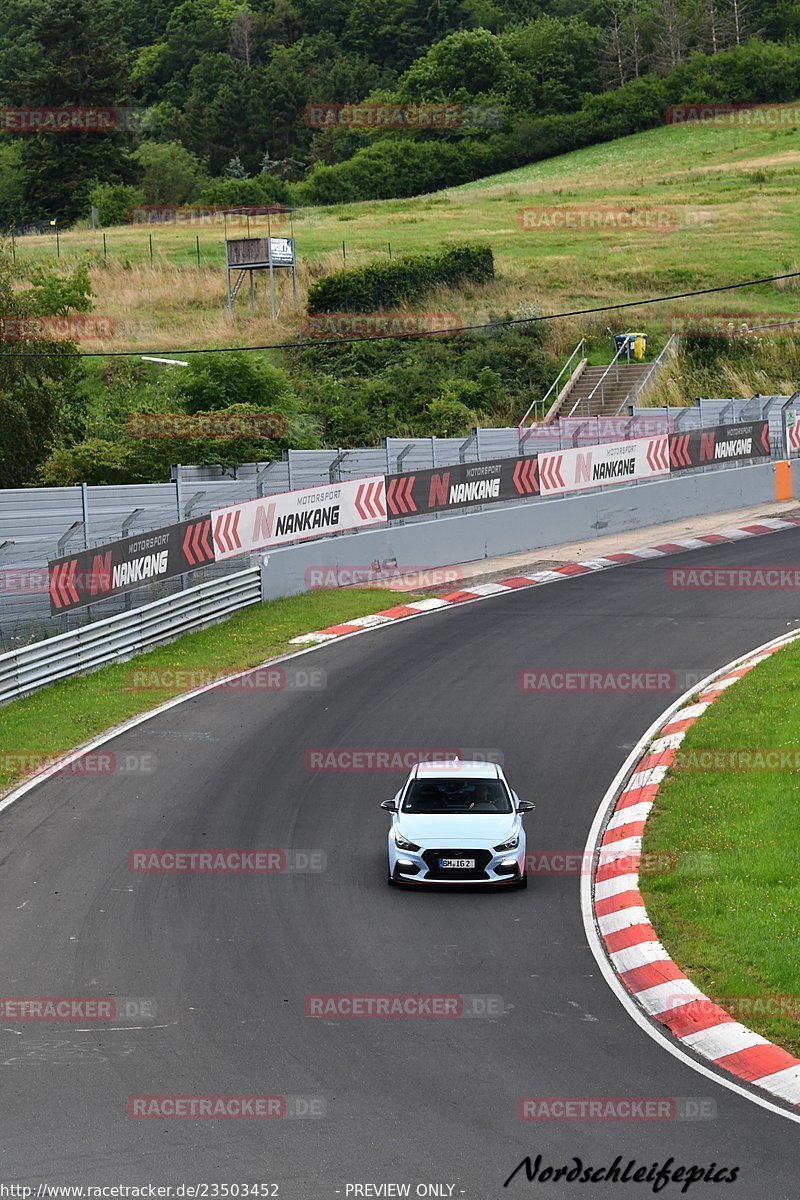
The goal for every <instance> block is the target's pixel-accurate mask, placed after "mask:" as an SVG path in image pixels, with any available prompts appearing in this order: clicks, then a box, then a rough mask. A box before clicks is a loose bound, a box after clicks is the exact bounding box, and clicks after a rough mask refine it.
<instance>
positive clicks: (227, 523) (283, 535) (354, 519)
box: [211, 475, 386, 562]
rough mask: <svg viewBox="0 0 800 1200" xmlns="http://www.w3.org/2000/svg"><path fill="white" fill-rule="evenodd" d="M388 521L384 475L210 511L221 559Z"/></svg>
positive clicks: (215, 544)
mask: <svg viewBox="0 0 800 1200" xmlns="http://www.w3.org/2000/svg"><path fill="white" fill-rule="evenodd" d="M385 521H386V484H385V480H384V477H383V475H372V476H370V477H368V478H366V479H353V480H347V481H346V482H344V483H330V484H324V485H322V486H320V487H311V488H302V489H301V490H300V491H296V492H281V493H279V494H278V495H277V496H264V497H263V498H261V499H260V500H247V501H245V502H244V503H243V504H232V505H230V506H229V507H228V508H217V509H214V511H213V512H212V513H211V524H212V528H213V531H214V553H215V556H216V560H217V562H222V561H224V560H225V559H228V558H234V557H235V556H236V555H237V554H247V553H249V552H250V551H252V550H262V549H264V548H265V547H266V546H279V545H281V544H282V543H285V542H296V541H301V540H304V539H307V538H317V537H322V536H323V535H324V534H326V533H339V532H340V531H341V530H343V529H363V528H365V527H367V526H369V525H382V524H383V523H384V522H385Z"/></svg>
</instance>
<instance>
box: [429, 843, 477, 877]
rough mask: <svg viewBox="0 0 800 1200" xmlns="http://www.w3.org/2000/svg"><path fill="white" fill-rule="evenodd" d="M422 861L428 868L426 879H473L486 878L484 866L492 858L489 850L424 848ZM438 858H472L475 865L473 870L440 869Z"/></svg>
mask: <svg viewBox="0 0 800 1200" xmlns="http://www.w3.org/2000/svg"><path fill="white" fill-rule="evenodd" d="M422 858H423V861H424V862H425V865H426V867H427V868H428V875H427V878H428V879H449V880H451V881H452V880H455V879H459V880H467V881H469V880H475V879H488V875H487V874H486V868H487V866H488V865H489V863H490V862H491V860H492V852H491V850H463V849H461V850H447V849H445V850H426V851H425V852H424V854H423V855H422ZM440 858H474V859H475V867H474V868H473V870H461V871H454V870H447V869H445V870H442V869H441V868H440V866H439V859H440Z"/></svg>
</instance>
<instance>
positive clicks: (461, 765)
mask: <svg viewBox="0 0 800 1200" xmlns="http://www.w3.org/2000/svg"><path fill="white" fill-rule="evenodd" d="M413 775H414V777H415V778H416V779H424V778H426V777H435V778H437V779H500V778H502V772H501V771H500V768H499V767H498V765H497V763H492V762H474V761H470V760H466V761H465V760H464V759H461V758H455V759H452V760H451V761H449V762H443V761H437V762H421V763H417V765H416V767H415V768H414V772H413Z"/></svg>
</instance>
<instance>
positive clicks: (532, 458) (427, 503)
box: [386, 454, 539, 518]
mask: <svg viewBox="0 0 800 1200" xmlns="http://www.w3.org/2000/svg"><path fill="white" fill-rule="evenodd" d="M538 467H539V464H538V460H537V456H536V455H535V454H527V455H525V456H523V457H521V458H496V459H491V460H489V461H487V462H473V463H459V465H458V466H455V467H434V468H433V469H431V470H426V471H407V472H405V473H404V474H402V475H387V476H386V508H387V512H388V516H389V517H390V518H392V517H407V516H410V515H412V514H414V513H431V512H440V511H441V510H442V509H457V508H466V507H468V506H470V505H475V504H493V503H495V502H497V501H500V500H519V498H520V497H521V496H535V495H538V493H539V470H538Z"/></svg>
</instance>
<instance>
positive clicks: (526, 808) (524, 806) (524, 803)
mask: <svg viewBox="0 0 800 1200" xmlns="http://www.w3.org/2000/svg"><path fill="white" fill-rule="evenodd" d="M535 808H536V805H535V804H533V803H531V801H530V800H520V802H519V804H518V805H517V812H520V813H526V812H533V810H534V809H535Z"/></svg>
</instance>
